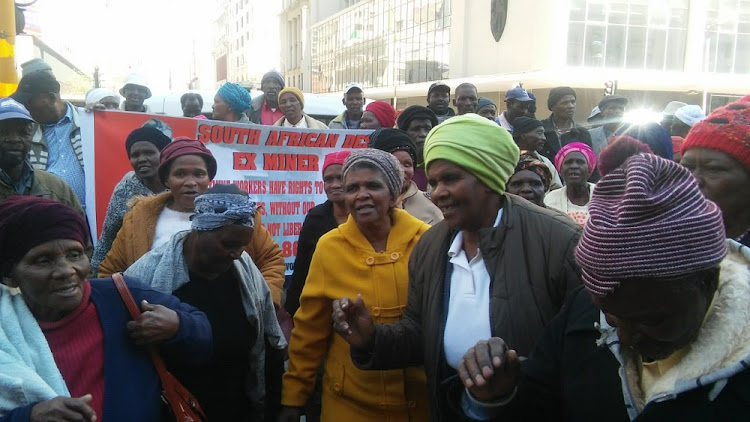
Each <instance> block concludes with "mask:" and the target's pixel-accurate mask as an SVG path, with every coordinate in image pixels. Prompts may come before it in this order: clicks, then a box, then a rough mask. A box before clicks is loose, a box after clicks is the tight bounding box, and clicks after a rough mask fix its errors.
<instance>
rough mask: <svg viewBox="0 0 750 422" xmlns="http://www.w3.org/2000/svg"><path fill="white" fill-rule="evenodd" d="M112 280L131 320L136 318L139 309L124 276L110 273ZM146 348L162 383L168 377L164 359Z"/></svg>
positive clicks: (139, 314) (150, 348)
mask: <svg viewBox="0 0 750 422" xmlns="http://www.w3.org/2000/svg"><path fill="white" fill-rule="evenodd" d="M112 280H114V282H115V287H117V291H118V292H120V296H121V297H122V301H123V302H125V307H126V308H128V312H129V313H130V316H131V317H132V318H133V321H135V320H137V319H138V318H139V317H140V316H141V311H140V310H139V309H138V305H136V304H135V299H133V295H132V294H131V293H130V289H128V285H127V284H126V283H125V278H124V277H123V276H122V273H115V274H112ZM147 349H148V354H149V355H150V356H151V360H152V361H153V362H154V367H155V368H156V372H157V373H158V374H159V378H160V379H161V380H162V384H163V383H164V380H165V377H166V378H167V379H168V376H167V374H168V372H167V367H166V366H165V365H164V360H163V359H162V358H161V355H159V353H158V352H157V351H156V348H155V347H154V346H149V347H148V348H147Z"/></svg>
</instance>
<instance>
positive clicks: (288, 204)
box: [269, 201, 301, 215]
mask: <svg viewBox="0 0 750 422" xmlns="http://www.w3.org/2000/svg"><path fill="white" fill-rule="evenodd" d="M269 205H270V206H271V215H298V214H299V209H300V206H301V204H300V202H299V201H296V202H295V201H272V202H269Z"/></svg>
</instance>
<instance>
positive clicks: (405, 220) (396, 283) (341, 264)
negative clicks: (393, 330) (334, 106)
mask: <svg viewBox="0 0 750 422" xmlns="http://www.w3.org/2000/svg"><path fill="white" fill-rule="evenodd" d="M343 177H344V195H345V198H346V205H347V207H348V208H349V213H350V215H349V219H348V220H347V221H346V222H345V223H343V224H342V225H340V226H339V227H338V228H336V229H334V230H332V231H330V232H328V233H327V234H325V235H324V236H323V237H321V238H320V240H319V241H318V244H317V247H316V248H315V254H314V255H313V258H312V263H311V265H310V272H309V273H308V276H307V281H306V282H305V287H304V289H303V290H302V296H301V297H300V308H299V310H298V311H297V313H296V314H295V315H294V330H293V331H292V338H291V341H290V343H289V371H288V372H287V373H286V374H285V375H284V381H283V386H282V399H281V403H282V405H283V406H284V408H283V410H282V412H281V415H280V416H279V422H292V421H294V422H297V421H299V417H300V414H301V409H302V406H304V405H305V402H306V401H307V399H308V397H309V396H310V394H311V392H312V391H313V388H314V386H315V376H316V373H317V371H318V367H319V366H320V365H321V363H322V362H323V360H324V359H325V375H324V377H323V394H322V412H321V421H323V422H333V421H345V422H359V421H362V422H365V421H389V422H400V421H404V422H407V421H427V420H429V411H428V408H429V403H428V399H427V385H426V379H425V373H424V369H423V368H422V367H412V368H407V369H398V370H388V371H362V370H360V369H357V368H356V367H355V366H354V363H353V362H352V360H351V358H350V357H349V344H348V343H347V342H346V341H344V339H343V338H341V336H339V335H338V334H335V333H334V332H333V329H332V325H331V324H332V321H333V320H332V318H331V311H332V303H333V301H334V300H336V299H338V298H340V297H343V296H350V297H354V296H356V295H358V294H361V295H362V297H363V298H364V299H365V301H366V302H367V303H368V304H369V305H371V308H370V311H371V312H372V314H373V316H374V318H375V320H376V321H378V322H383V323H387V322H394V321H397V320H398V319H399V318H400V317H401V314H402V312H403V310H404V307H405V305H406V297H407V286H408V282H409V274H408V262H409V256H410V254H411V251H412V249H413V248H414V246H415V245H416V244H417V241H418V240H419V238H420V237H421V235H422V234H423V233H424V232H425V231H426V230H427V229H429V228H430V226H428V225H427V224H425V223H423V222H422V221H420V220H418V219H416V218H414V217H412V216H411V215H409V214H408V213H407V212H406V211H403V210H400V209H397V208H395V206H396V201H397V198H398V195H399V193H400V192H401V184H402V182H403V170H402V169H401V166H400V165H399V163H398V161H397V160H396V159H395V158H394V157H393V155H391V154H388V153H386V152H384V151H380V150H375V149H363V150H358V151H355V152H353V153H352V154H351V155H350V156H349V157H348V158H347V159H346V161H345V163H344V167H343Z"/></svg>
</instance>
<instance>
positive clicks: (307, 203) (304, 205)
mask: <svg viewBox="0 0 750 422" xmlns="http://www.w3.org/2000/svg"><path fill="white" fill-rule="evenodd" d="M314 207H315V202H312V201H305V202H303V203H302V214H307V212H308V211H310V210H311V209H313V208H314Z"/></svg>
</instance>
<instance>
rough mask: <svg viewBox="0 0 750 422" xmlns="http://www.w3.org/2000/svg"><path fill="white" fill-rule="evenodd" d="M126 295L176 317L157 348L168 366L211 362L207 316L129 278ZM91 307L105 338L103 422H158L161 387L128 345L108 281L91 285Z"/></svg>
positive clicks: (24, 411) (147, 362)
mask: <svg viewBox="0 0 750 422" xmlns="http://www.w3.org/2000/svg"><path fill="white" fill-rule="evenodd" d="M125 281H126V283H127V284H128V287H129V288H130V292H131V293H132V295H133V298H134V299H135V302H136V303H137V304H139V306H140V303H141V301H142V300H146V301H148V303H151V304H153V305H157V304H158V305H164V306H166V307H167V308H170V309H173V310H174V311H175V312H177V314H178V315H179V317H180V330H179V331H178V332H177V335H176V336H175V337H174V338H173V339H172V340H170V341H169V342H166V343H164V344H162V345H161V347H160V349H159V350H160V351H161V354H162V356H163V357H164V359H165V360H166V361H168V362H181V363H203V362H206V361H207V360H208V359H210V357H211V353H212V342H213V339H212V337H211V325H210V324H209V322H208V318H206V315H205V314H204V313H203V312H201V311H199V310H197V309H195V308H194V307H192V306H190V305H188V304H186V303H182V302H180V300H179V299H177V298H176V297H174V296H172V295H166V294H163V293H159V292H157V291H155V290H153V289H151V288H149V287H147V286H146V285H144V284H142V283H141V282H140V281H138V280H137V279H135V278H133V277H125ZM90 282H91V301H92V302H93V303H94V306H96V311H97V313H98V314H99V323H100V324H101V326H102V331H103V334H104V410H103V412H104V414H103V415H97V419H98V420H102V419H103V420H105V421H107V422H117V421H122V422H130V421H143V422H150V421H161V420H162V415H163V409H162V404H161V399H160V394H161V382H160V381H159V376H158V375H157V373H156V369H154V365H153V363H152V362H151V359H150V358H149V356H148V353H147V352H146V349H145V348H142V347H139V346H136V345H135V343H133V342H132V341H131V340H130V337H129V336H128V331H127V329H126V328H125V325H126V324H127V322H128V321H130V320H131V318H130V314H129V313H128V310H127V309H126V308H125V303H124V302H123V301H122V298H121V297H120V294H119V292H118V291H117V288H116V287H115V284H114V282H113V281H112V279H111V278H101V279H94V280H91V281H90ZM36 404H37V403H31V404H29V405H27V406H24V407H19V408H17V409H14V410H13V411H11V412H10V413H8V414H6V415H5V416H3V417H2V418H0V422H6V421H7V422H28V420H29V418H30V417H31V408H32V407H34V406H35V405H36Z"/></svg>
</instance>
